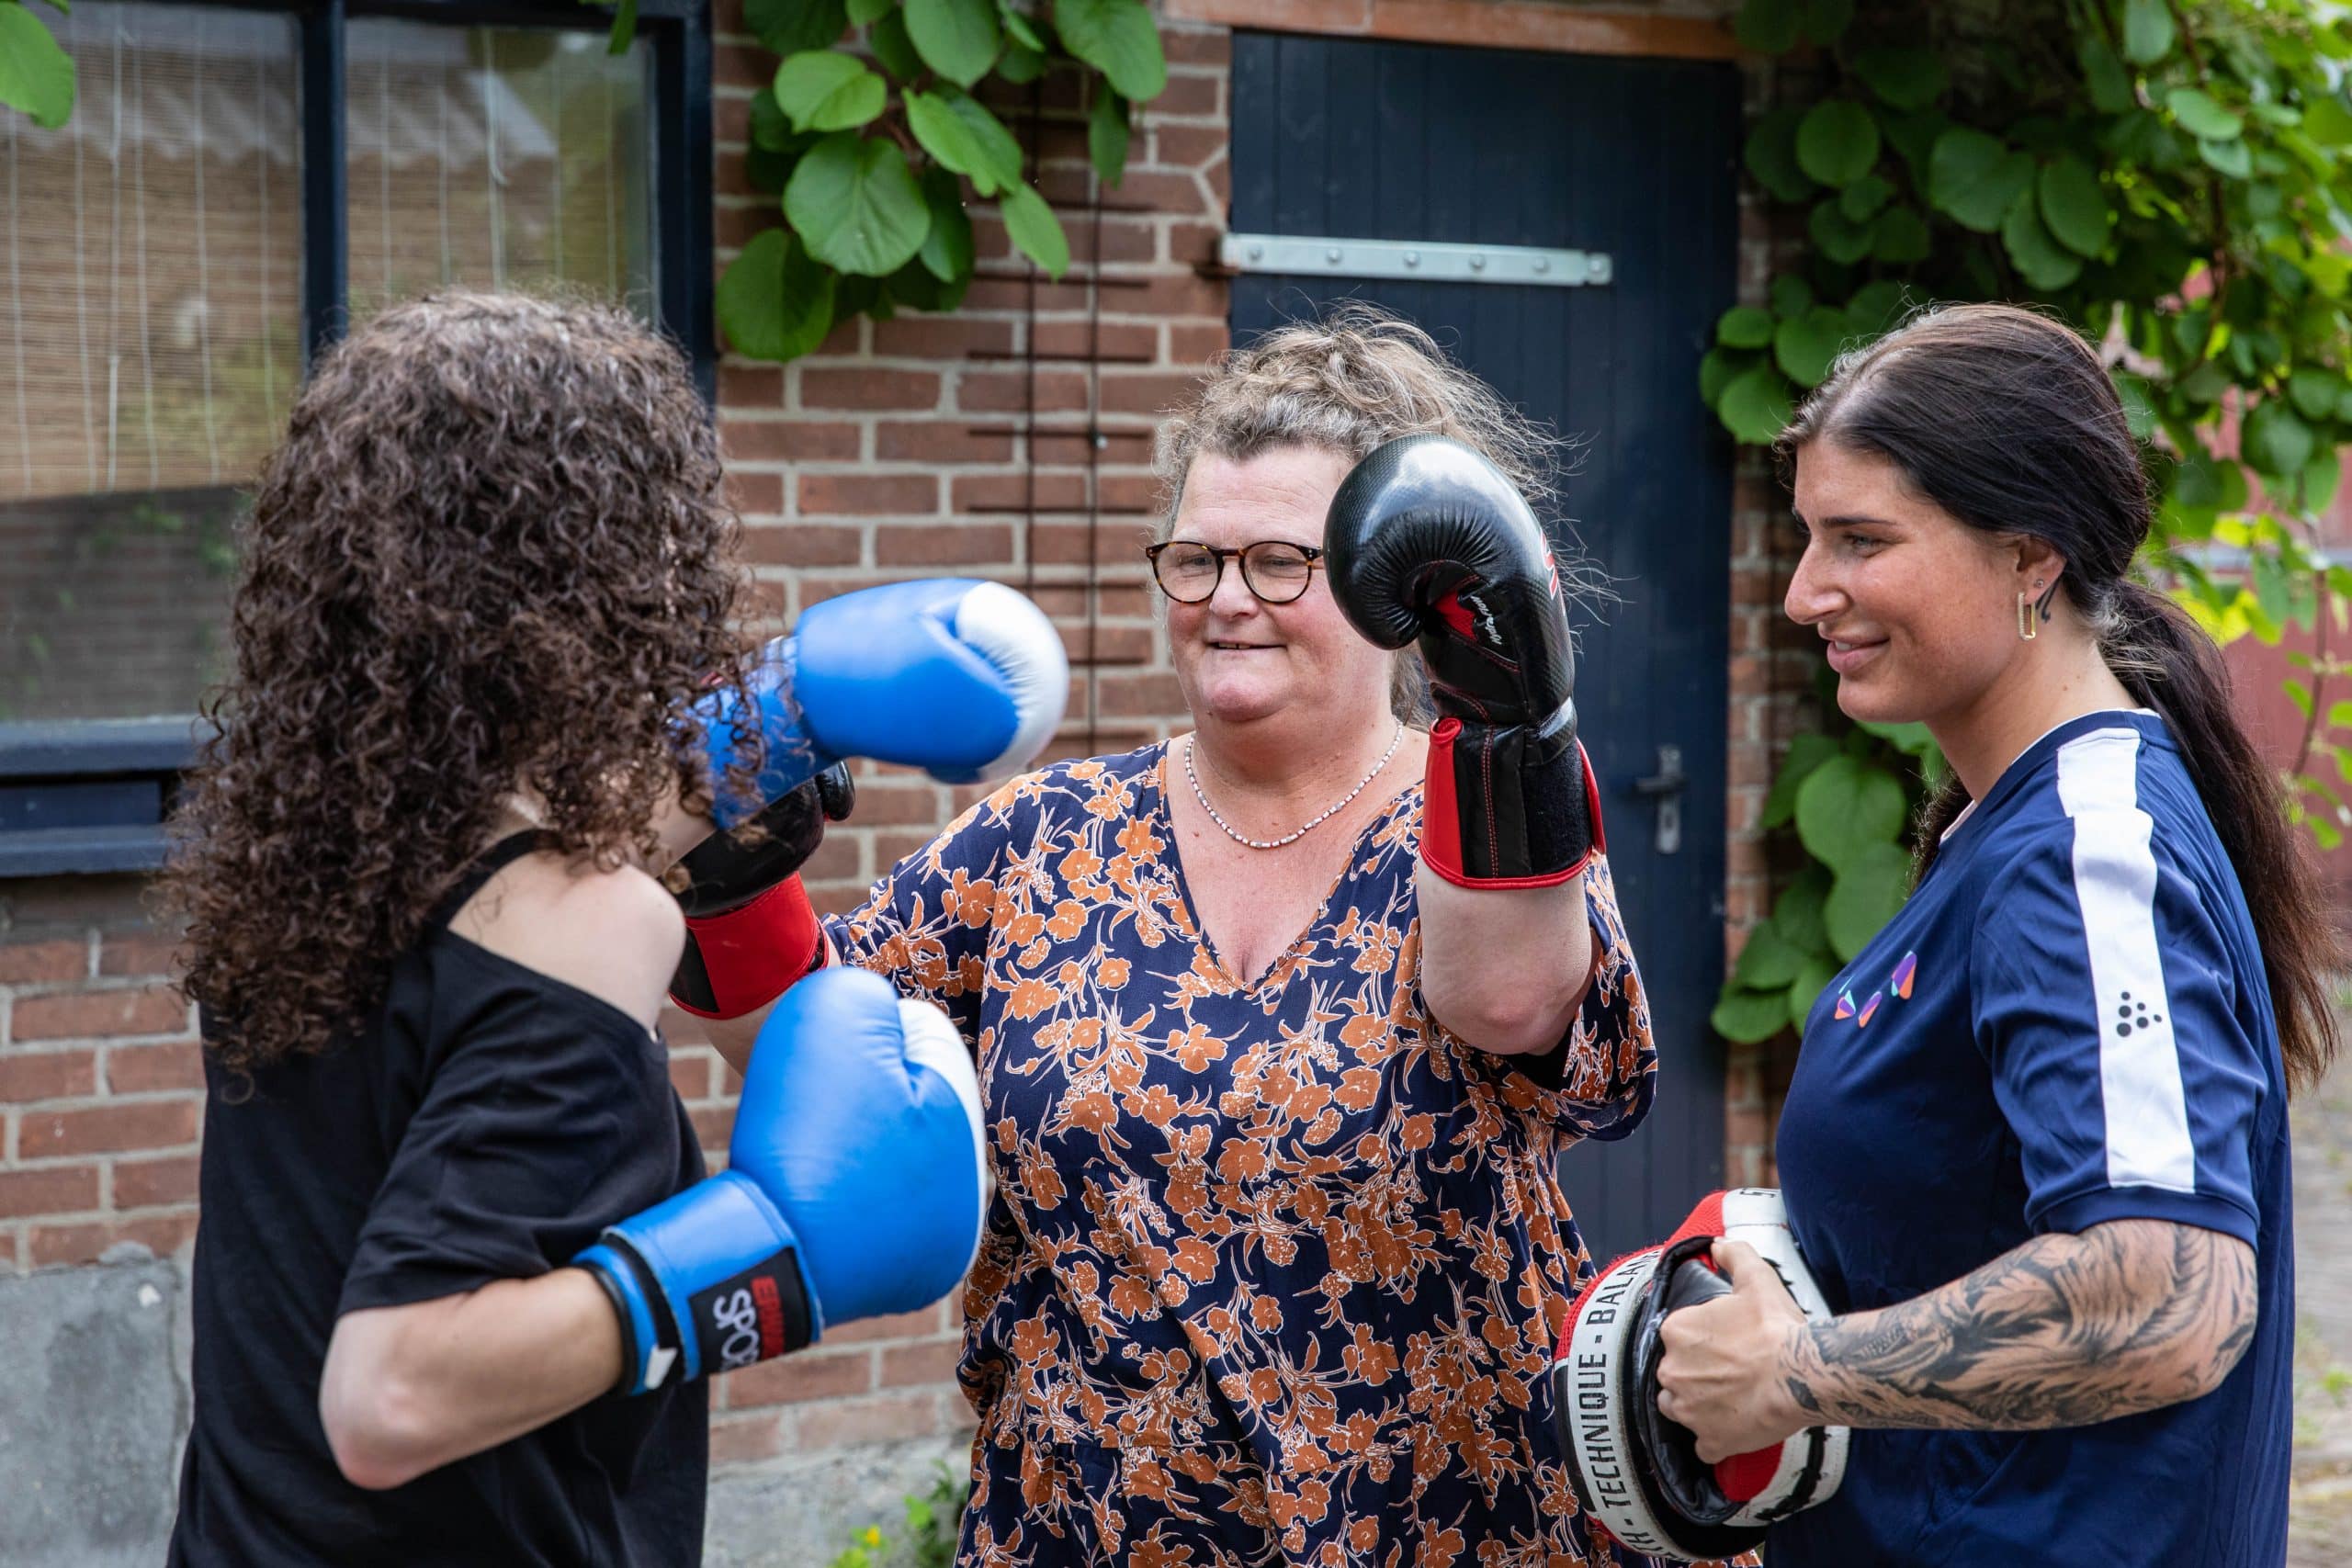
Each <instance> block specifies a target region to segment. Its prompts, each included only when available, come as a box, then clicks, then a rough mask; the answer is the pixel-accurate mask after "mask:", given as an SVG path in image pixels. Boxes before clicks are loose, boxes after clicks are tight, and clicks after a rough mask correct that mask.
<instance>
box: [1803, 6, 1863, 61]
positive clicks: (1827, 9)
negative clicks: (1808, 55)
mask: <svg viewBox="0 0 2352 1568" xmlns="http://www.w3.org/2000/svg"><path fill="white" fill-rule="evenodd" d="M1853 19H1854V0H1805V6H1804V36H1805V41H1806V42H1808V43H1814V44H1818V45H1820V46H1821V47H1822V48H1824V49H1827V48H1828V47H1829V46H1830V45H1831V44H1833V43H1836V42H1837V41H1838V35H1839V34H1841V33H1843V32H1844V31H1845V30H1846V28H1847V26H1848V24H1849V23H1850V22H1852V21H1853Z"/></svg>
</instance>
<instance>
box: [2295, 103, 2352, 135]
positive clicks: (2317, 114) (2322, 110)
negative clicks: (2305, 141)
mask: <svg viewBox="0 0 2352 1568" xmlns="http://www.w3.org/2000/svg"><path fill="white" fill-rule="evenodd" d="M2303 134H2304V135H2306V136H2308V137H2310V138H2311V139H2312V141H2316V142H2318V143H2320V144H2321V145H2322V146H2325V147H2341V146H2344V145H2345V144H2346V143H2347V142H2352V104H2347V103H2346V102H2345V98H2344V95H2343V93H2342V92H2341V91H2335V92H2329V91H2325V90H2321V91H2318V92H2314V93H2313V94H2312V96H2311V99H2310V101H2309V102H2307V103H2305V104H2304V105H2303Z"/></svg>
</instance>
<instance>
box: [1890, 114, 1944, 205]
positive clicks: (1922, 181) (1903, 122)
mask: <svg viewBox="0 0 2352 1568" xmlns="http://www.w3.org/2000/svg"><path fill="white" fill-rule="evenodd" d="M1879 130H1881V131H1882V132H1883V134H1884V135H1885V137H1886V141H1887V145H1888V146H1890V147H1893V148H1894V150H1895V152H1897V153H1899V154H1901V156H1902V158H1903V166H1904V168H1905V169H1906V170H1908V171H1909V173H1910V175H1911V188H1912V189H1913V190H1915V191H1917V192H1918V193H1919V195H1920V199H1921V200H1923V201H1924V200H1925V199H1926V198H1927V191H1928V158H1929V156H1930V155H1931V154H1932V153H1933V152H1935V150H1936V138H1938V137H1939V136H1941V135H1942V134H1943V133H1944V132H1945V131H1947V130H1951V116H1949V115H1947V114H1945V113H1944V112H1943V111H1942V110H1941V109H1921V110H1920V111H1919V112H1918V113H1917V114H1894V113H1892V112H1889V113H1886V114H1882V115H1881V116H1880V117H1879Z"/></svg>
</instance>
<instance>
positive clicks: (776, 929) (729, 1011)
mask: <svg viewBox="0 0 2352 1568" xmlns="http://www.w3.org/2000/svg"><path fill="white" fill-rule="evenodd" d="M686 930H687V931H690V932H692V933H693V937H694V942H695V947H696V948H697V949H699V950H700V952H701V954H702V966H703V972H704V974H705V975H706V976H708V978H709V980H710V992H711V996H712V997H713V998H715V1000H716V1002H717V1004H718V1005H717V1006H716V1007H714V1008H710V1009H704V1008H699V1007H696V1006H695V1005H694V1004H693V1003H691V1002H688V1001H685V1000H684V999H683V998H680V997H679V996H678V995H677V993H675V992H674V991H673V992H672V993H671V996H670V999H671V1000H672V1001H673V1002H676V1003H677V1004H678V1006H679V1007H681V1008H683V1009H684V1010H686V1011H688V1012H690V1013H693V1014H694V1015H695V1017H697V1018H741V1017H742V1016H743V1015H744V1014H745V1013H749V1012H756V1011H758V1010H760V1009H761V1008H763V1007H765V1006H767V1004H768V1003H770V1002H772V1001H774V1000H775V998H778V997H780V996H782V995H784V993H785V991H786V989H787V988H788V987H790V986H791V985H792V984H793V982H794V981H796V980H798V979H800V978H801V977H802V976H806V975H808V974H809V973H811V972H812V971H814V970H818V969H821V968H823V967H824V966H825V956H826V954H825V928H824V926H823V925H822V923H820V921H819V920H818V919H817V907H816V906H815V905H813V904H811V903H809V893H808V890H807V889H806V888H804V887H802V886H800V878H799V877H797V876H787V877H786V878H785V879H784V880H783V881H782V882H779V883H777V884H776V885H775V886H774V887H771V888H769V889H768V890H767V891H766V892H764V893H763V894H761V895H760V896H759V897H756V898H754V899H752V901H751V902H750V903H748V904H744V905H741V906H739V907H738V908H732V909H729V910H728V911H727V912H726V913H725V914H720V915H704V916H701V917H695V916H692V915H689V916H688V917H686Z"/></svg>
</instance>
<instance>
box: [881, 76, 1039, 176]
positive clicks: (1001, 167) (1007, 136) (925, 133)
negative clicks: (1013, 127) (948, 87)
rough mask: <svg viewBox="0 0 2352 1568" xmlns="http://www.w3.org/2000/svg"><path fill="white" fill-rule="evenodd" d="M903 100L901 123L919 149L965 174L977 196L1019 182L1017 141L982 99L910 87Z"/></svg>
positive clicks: (1019, 156)
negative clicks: (904, 113)
mask: <svg viewBox="0 0 2352 1568" xmlns="http://www.w3.org/2000/svg"><path fill="white" fill-rule="evenodd" d="M905 101H906V106H907V126H908V128H909V129H910V130H912V131H913V132H914V133H915V140H916V141H919V142H921V143H922V149H923V151H924V152H929V153H930V154H931V155H932V156H933V157H934V158H936V159H938V160H939V162H940V163H941V164H944V166H945V167H947V168H950V169H953V170H955V171H956V173H957V174H959V175H970V176H971V177H972V186H973V187H974V188H975V189H977V190H978V192H979V193H980V194H981V195H982V196H994V195H995V194H996V193H997V192H999V191H1001V190H1004V189H1008V188H1010V187H1011V186H1016V185H1019V184H1020V183H1021V143H1020V142H1018V141H1014V140H1013V139H1012V132H1011V131H1009V130H1005V128H1004V122H1003V121H1001V120H1000V119H998V118H996V116H995V115H993V114H990V113H989V109H988V106H987V105H985V104H983V103H981V102H980V101H979V100H978V98H974V97H971V96H967V95H966V94H963V93H945V94H932V93H916V92H910V93H908V94H907V95H906V97H905Z"/></svg>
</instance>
